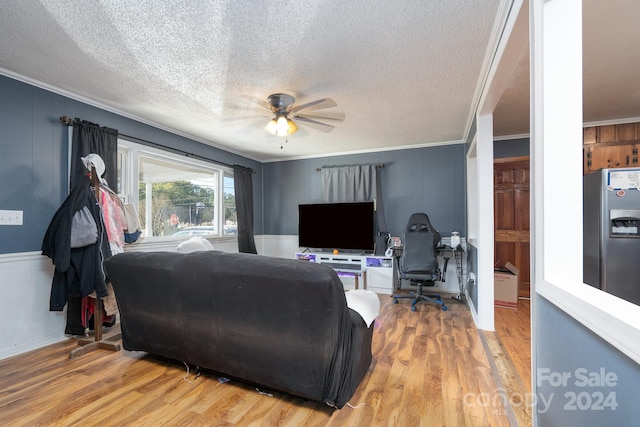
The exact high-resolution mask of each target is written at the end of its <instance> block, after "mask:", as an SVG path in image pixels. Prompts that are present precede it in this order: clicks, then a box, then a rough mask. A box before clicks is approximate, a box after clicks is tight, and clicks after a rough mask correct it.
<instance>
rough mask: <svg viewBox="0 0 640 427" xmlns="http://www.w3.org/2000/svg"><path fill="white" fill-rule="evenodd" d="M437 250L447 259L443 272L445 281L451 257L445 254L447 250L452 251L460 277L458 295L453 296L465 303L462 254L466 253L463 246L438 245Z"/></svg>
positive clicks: (457, 273)
mask: <svg viewBox="0 0 640 427" xmlns="http://www.w3.org/2000/svg"><path fill="white" fill-rule="evenodd" d="M436 251H437V252H438V254H439V255H442V257H443V258H444V260H445V261H444V269H443V272H442V281H443V282H444V280H445V277H446V276H447V264H448V262H449V258H447V257H445V256H444V254H445V253H447V252H451V253H452V254H453V259H454V261H455V263H456V275H457V277H458V288H459V292H458V295H456V296H455V297H452V298H453V299H454V300H456V301H458V302H461V303H464V299H465V294H464V283H463V278H462V255H463V254H464V249H462V246H460V245H458V247H456V248H452V247H451V246H447V245H444V246H438V247H437V248H436Z"/></svg>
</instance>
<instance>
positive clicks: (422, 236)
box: [393, 213, 447, 311]
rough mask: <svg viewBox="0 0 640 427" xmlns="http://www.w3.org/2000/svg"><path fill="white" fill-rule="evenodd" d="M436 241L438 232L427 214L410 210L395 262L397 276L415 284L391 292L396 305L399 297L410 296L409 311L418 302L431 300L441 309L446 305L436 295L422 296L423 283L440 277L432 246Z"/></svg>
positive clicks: (413, 309) (438, 239)
mask: <svg viewBox="0 0 640 427" xmlns="http://www.w3.org/2000/svg"><path fill="white" fill-rule="evenodd" d="M439 241H440V233H438V230H436V229H435V228H433V226H432V225H431V222H430V221H429V217H428V216H427V215H426V214H424V213H414V214H412V215H411V216H410V217H409V221H408V222H407V226H406V228H405V232H404V243H403V248H402V257H401V258H400V265H399V279H407V280H409V282H410V284H411V285H416V286H417V289H416V292H410V293H409V294H399V295H393V303H394V304H397V303H398V299H400V298H412V299H413V301H411V311H416V304H417V303H419V302H420V301H428V302H433V303H435V304H438V305H441V306H442V310H445V311H446V310H447V306H446V305H444V302H443V301H442V299H441V298H440V295H424V294H423V293H422V287H423V286H434V285H435V282H436V281H437V280H440V269H439V268H438V258H437V254H436V247H437V246H438V242H439Z"/></svg>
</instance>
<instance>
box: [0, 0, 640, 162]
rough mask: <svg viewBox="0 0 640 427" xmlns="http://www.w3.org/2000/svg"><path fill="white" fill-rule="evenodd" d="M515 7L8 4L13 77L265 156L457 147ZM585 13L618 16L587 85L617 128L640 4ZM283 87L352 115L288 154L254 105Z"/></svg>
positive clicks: (598, 46) (602, 25)
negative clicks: (616, 37)
mask: <svg viewBox="0 0 640 427" xmlns="http://www.w3.org/2000/svg"><path fill="white" fill-rule="evenodd" d="M505 3H509V1H508V0H429V1H424V0H405V1H365V0H362V1H346V2H345V1H343V0H316V1H309V0H307V1H303V0H292V1H279V2H272V1H255V0H254V1H242V2H241V1H233V0H209V1H195V2H193V1H192V2H190V1H176V0H172V1H159V0H146V1H145V0H138V1H135V2H133V1H130V0H94V1H91V2H84V1H83V2H78V1H77V0H41V1H38V2H35V1H11V2H8V3H7V2H3V4H2V13H1V14H0V72H2V73H4V74H7V75H10V76H14V77H17V78H23V79H24V80H26V81H31V82H36V83H38V84H42V85H43V86H44V87H48V88H53V89H54V90H57V91H59V92H61V93H64V94H68V95H71V96H73V97H75V98H78V99H81V100H85V101H88V102H90V103H92V104H94V105H98V106H101V107H104V108H107V109H109V110H111V111H116V112H118V113H121V114H124V115H126V116H128V117H132V118H135V119H138V120H141V121H143V122H146V123H150V124H154V125H156V126H159V127H162V128H164V129H167V130H170V131H173V132H176V133H178V134H182V135H186V136H190V137H192V138H195V139H197V140H199V141H202V142H205V143H208V144H211V145H213V146H217V147H222V148H226V149H228V150H230V151H233V152H237V153H242V154H245V155H247V156H249V157H251V158H254V159H257V160H263V161H269V160H277V159H287V158H303V157H317V156H325V155H331V154H340V153H357V152H362V151H372V150H385V149H392V148H401V147H408V146H424V145H428V144H442V143H456V142H461V141H463V140H464V138H465V137H466V132H467V131H468V129H469V125H470V122H471V120H472V118H473V117H472V115H473V113H474V111H475V106H476V103H477V100H478V97H479V90H480V88H481V86H482V84H483V82H484V75H485V73H486V70H487V65H488V63H489V58H490V57H491V55H492V52H490V51H489V50H490V46H492V44H493V43H495V40H492V37H493V34H494V31H495V30H496V29H495V28H494V25H495V22H494V21H495V20H496V15H497V14H498V13H499V11H500V10H501V8H502V7H503V6H504V4H505ZM584 3H585V9H587V8H589V7H592V8H594V9H595V8H597V9H605V8H606V14H605V15H604V17H606V20H604V19H601V18H600V15H599V14H598V13H599V12H598V13H595V14H594V13H591V12H588V11H585V20H587V19H591V20H596V21H597V22H598V25H597V27H596V29H597V31H588V32H587V33H588V34H586V35H585V40H588V41H589V43H592V44H593V50H590V51H588V52H589V55H592V56H591V58H593V56H596V57H598V58H599V57H600V56H601V55H603V51H604V52H606V55H607V56H606V62H607V64H609V65H608V66H605V64H600V65H601V66H600V68H598V69H594V70H593V71H592V72H588V73H587V71H586V68H587V66H586V65H585V85H586V84H587V82H589V84H594V85H598V86H599V87H601V88H602V91H601V92H600V93H599V94H598V99H605V100H606V101H607V102H608V103H610V104H613V105H611V106H609V105H606V106H605V105H604V104H603V105H601V107H600V108H598V107H591V106H589V108H587V106H586V105H585V118H587V115H588V114H590V115H592V116H593V117H592V118H591V119H590V120H604V119H607V118H610V117H603V115H602V114H600V112H601V111H603V110H606V111H607V112H608V113H607V114H611V115H615V116H616V117H632V116H634V115H635V116H640V112H637V110H639V109H640V107H639V98H638V97H637V96H636V98H635V100H633V99H631V100H629V101H628V102H626V103H625V104H624V105H621V102H620V96H618V95H616V94H617V93H618V92H616V90H618V89H617V87H616V86H615V85H613V84H610V80H611V79H609V78H607V75H610V74H608V73H610V72H611V71H610V70H609V69H608V68H610V67H611V65H617V66H618V67H617V71H618V72H619V73H624V75H623V76H622V77H620V80H622V79H624V80H625V82H626V81H627V80H633V82H635V83H634V84H635V87H633V88H632V89H631V91H630V90H629V87H628V86H627V88H626V90H625V94H626V95H629V94H634V93H635V95H638V79H637V78H635V79H634V77H635V76H637V75H638V70H639V69H640V67H638V64H637V62H638V57H639V55H637V48H635V46H636V45H637V42H638V34H639V32H638V27H640V26H638V25H637V23H638V22H640V20H639V19H638V18H639V17H640V16H638V11H639V10H640V7H638V5H639V4H640V2H638V1H637V0H611V1H610V2H598V1H596V0H588V1H585V2H584ZM599 3H604V4H606V7H605V6H598V4H599ZM612 3H615V6H617V7H614V5H612ZM590 4H591V5H592V6H589V5H590ZM594 5H595V6H594ZM590 13H591V14H590ZM620 21H623V24H621V23H620ZM590 24H591V23H590ZM585 25H586V24H585ZM634 25H635V26H634ZM585 28H593V27H585ZM621 31H625V33H624V37H625V38H624V40H625V47H626V46H627V42H628V43H633V44H632V46H633V47H629V48H628V50H627V51H626V52H625V54H626V55H620V54H619V52H618V50H616V49H612V48H611V46H610V45H607V44H606V40H609V37H610V34H609V33H610V32H613V33H618V32H621ZM605 32H607V33H606V37H605V36H604V35H603V34H605ZM629 39H630V40H629ZM590 49H591V47H590ZM585 52H587V50H586V48H585ZM603 58H605V57H604V56H603ZM586 60H587V59H585V62H586ZM631 60H633V61H635V63H634V64H633V65H630V66H627V65H626V64H627V63H628V61H631ZM527 63H528V62H527V55H526V52H524V53H523V57H522V67H521V68H520V69H519V70H517V71H516V72H515V73H514V76H513V81H512V83H511V84H510V85H509V87H508V88H507V93H505V95H504V97H503V101H502V102H501V103H500V104H499V105H498V107H497V109H496V114H495V118H496V123H495V124H494V129H495V131H496V134H498V135H500V134H502V135H511V134H522V133H528V71H527V68H526V67H527ZM603 76H604V77H603ZM276 92H285V93H289V94H291V95H293V96H295V97H296V104H298V105H299V104H304V103H307V102H310V101H314V100H316V99H320V98H325V97H330V98H333V99H334V100H335V101H336V103H337V107H334V108H332V109H327V110H319V111H317V112H314V113H317V114H321V113H326V114H327V115H329V114H330V113H334V112H335V113H339V114H344V117H345V120H344V122H342V123H337V124H336V127H335V129H334V130H333V131H332V132H329V133H324V132H321V131H320V130H319V129H318V128H317V127H315V126H313V125H307V124H306V123H300V122H298V125H299V128H300V130H299V131H298V132H297V133H295V134H294V135H292V136H290V137H289V138H288V142H286V143H283V138H279V137H274V136H270V135H268V134H267V133H266V132H265V131H264V125H265V124H266V122H267V118H266V115H268V112H266V110H264V109H262V107H260V106H259V105H258V104H257V103H256V102H252V101H251V100H250V98H258V99H260V100H264V101H266V98H267V96H268V95H270V94H272V93H276ZM585 92H587V90H585ZM592 93H593V92H592V91H589V94H590V96H591V94H592ZM627 98H628V96H627ZM587 99H588V97H587V96H586V95H585V102H587ZM634 110H635V111H636V113H635V114H631V113H632V112H633V111H634ZM265 112H266V113H267V114H266V115H265ZM630 114H631V115H630ZM611 118H613V117H611ZM331 123H332V124H334V122H331ZM134 136H135V135H134ZM281 145H282V146H283V148H280V147H281Z"/></svg>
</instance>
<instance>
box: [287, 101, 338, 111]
mask: <svg viewBox="0 0 640 427" xmlns="http://www.w3.org/2000/svg"><path fill="white" fill-rule="evenodd" d="M337 106H338V104H336V101H334V100H333V99H331V98H322V99H317V100H315V101H311V102H307V103H306V104H302V105H296V106H294V107H293V108H292V109H291V112H292V113H295V112H296V111H300V110H304V109H308V110H309V111H311V110H321V109H323V108H332V107H337Z"/></svg>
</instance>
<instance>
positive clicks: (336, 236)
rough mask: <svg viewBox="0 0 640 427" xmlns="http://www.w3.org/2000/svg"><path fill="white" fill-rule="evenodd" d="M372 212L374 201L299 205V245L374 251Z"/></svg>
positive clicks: (316, 247)
mask: <svg viewBox="0 0 640 427" xmlns="http://www.w3.org/2000/svg"><path fill="white" fill-rule="evenodd" d="M374 214H375V213H374V203H373V202H345V203H317V204H301V205H298V245H299V246H300V247H302V248H315V249H345V250H346V249H350V250H361V251H373V250H374V242H375V237H374V235H375V230H374Z"/></svg>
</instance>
